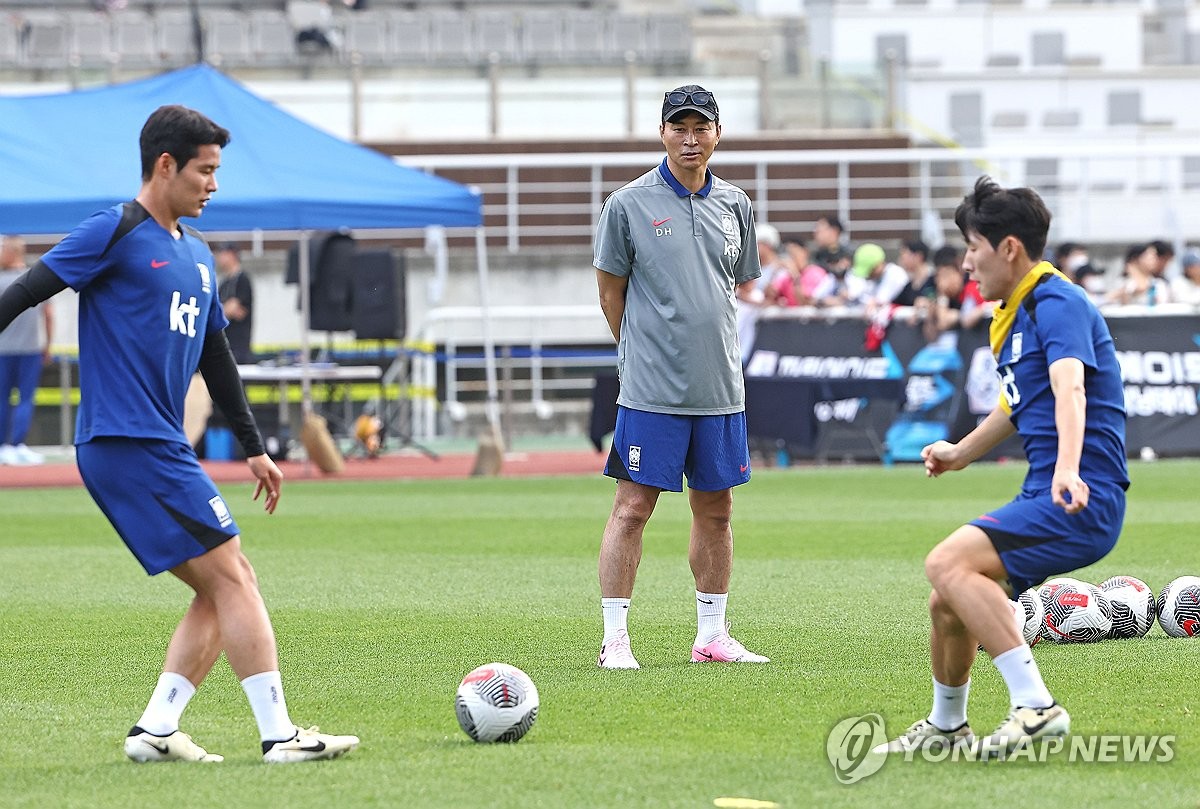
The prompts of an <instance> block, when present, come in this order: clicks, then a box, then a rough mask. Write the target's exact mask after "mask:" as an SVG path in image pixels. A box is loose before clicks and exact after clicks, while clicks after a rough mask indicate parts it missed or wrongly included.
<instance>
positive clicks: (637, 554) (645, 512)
mask: <svg viewBox="0 0 1200 809" xmlns="http://www.w3.org/2000/svg"><path fill="white" fill-rule="evenodd" d="M660 491H661V489H656V488H654V487H653V486H643V485H642V484H640V483H634V482H633V481H630V480H619V481H617V495H616V498H615V500H614V501H613V509H612V514H610V515H609V518H608V523H607V524H606V525H605V526H604V538H603V540H601V542H600V596H601V597H602V598H631V597H632V596H633V582H634V579H635V578H636V577H637V569H638V564H639V563H640V562H641V560H642V533H643V532H644V531H645V529H646V522H647V520H649V519H650V515H651V514H653V513H654V506H655V504H656V503H658V495H659V492H660Z"/></svg>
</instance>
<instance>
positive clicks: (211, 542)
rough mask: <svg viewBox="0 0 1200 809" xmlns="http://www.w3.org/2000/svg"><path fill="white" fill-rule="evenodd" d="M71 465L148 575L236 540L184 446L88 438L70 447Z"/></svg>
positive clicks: (209, 482) (214, 493) (227, 515)
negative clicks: (77, 467) (73, 462)
mask: <svg viewBox="0 0 1200 809" xmlns="http://www.w3.org/2000/svg"><path fill="white" fill-rule="evenodd" d="M75 459H76V462H77V463H78V464H79V474H80V476H82V477H83V483H84V485H85V486H87V490H88V492H90V493H91V495H92V499H93V500H95V501H96V505H98V506H99V507H100V510H101V511H103V512H104V516H106V517H108V521H109V522H110V523H112V526H113V528H115V529H117V533H118V534H120V535H121V539H122V540H124V542H125V545H126V546H127V547H128V548H129V550H130V551H132V553H133V555H134V556H135V557H137V560H138V561H139V562H140V563H141V565H142V567H144V568H145V569H146V572H147V573H149V574H150V575H151V576H153V575H155V574H157V573H162V572H163V571H164V570H170V569H171V568H173V567H175V566H177V565H180V564H182V563H184V562H186V561H187V560H189V559H194V558H195V557H197V556H200V555H201V554H204V553H207V552H208V551H210V550H212V549H213V548H215V547H217V546H218V545H220V544H221V543H223V542H225V541H226V540H228V539H230V538H232V537H235V536H237V535H238V533H239V531H238V527H237V523H235V522H234V521H233V515H232V514H230V513H229V509H228V508H227V507H226V506H225V500H224V499H223V498H222V497H221V493H220V492H218V491H217V487H216V485H215V484H214V483H213V482H212V480H211V479H210V478H209V477H208V475H207V474H205V472H204V470H203V469H202V468H201V467H200V461H199V460H198V459H197V458H196V452H195V450H193V449H192V448H191V447H190V446H188V445H187V444H185V443H182V442H176V441H159V440H154V439H135V438H94V439H92V440H91V441H87V442H85V443H83V444H80V445H79V446H78V447H76V449H75Z"/></svg>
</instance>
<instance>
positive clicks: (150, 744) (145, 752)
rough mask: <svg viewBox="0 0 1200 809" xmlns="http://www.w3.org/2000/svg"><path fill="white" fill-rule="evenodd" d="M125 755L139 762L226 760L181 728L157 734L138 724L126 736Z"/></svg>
mask: <svg viewBox="0 0 1200 809" xmlns="http://www.w3.org/2000/svg"><path fill="white" fill-rule="evenodd" d="M125 755H127V756H129V757H130V758H131V759H133V760H134V761H136V762H138V763H139V764H144V763H146V762H147V761H207V762H216V761H224V760H225V757H224V756H218V755H217V754H216V753H210V752H208V751H207V750H205V749H204V748H203V747H201V746H200V745H198V744H196V743H195V742H194V741H192V737H191V736H189V735H187V734H186V733H184V732H183V731H181V730H177V731H175V732H174V733H169V734H167V735H166V736H155V735H154V734H153V733H148V732H147V731H145V730H142V729H141V728H140V727H138V726H137V725H134V726H133V729H132V730H130V731H129V735H128V736H126V737H125Z"/></svg>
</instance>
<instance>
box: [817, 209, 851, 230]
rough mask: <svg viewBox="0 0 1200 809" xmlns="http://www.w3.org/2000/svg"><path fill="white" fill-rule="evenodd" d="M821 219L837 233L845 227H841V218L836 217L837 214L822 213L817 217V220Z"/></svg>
mask: <svg viewBox="0 0 1200 809" xmlns="http://www.w3.org/2000/svg"><path fill="white" fill-rule="evenodd" d="M822 220H824V221H825V224H827V225H829V227H831V228H833V229H834V230H836V231H837V232H838V233H841V232H842V231H844V230H845V228H844V227H842V220H840V219H838V218H837V214H831V213H823V214H821V215H820V216H818V217H817V221H818V222H820V221H822Z"/></svg>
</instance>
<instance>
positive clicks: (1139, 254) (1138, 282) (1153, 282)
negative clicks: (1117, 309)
mask: <svg viewBox="0 0 1200 809" xmlns="http://www.w3.org/2000/svg"><path fill="white" fill-rule="evenodd" d="M1158 267H1159V262H1158V250H1157V249H1156V248H1155V247H1154V244H1153V243H1150V244H1135V245H1133V246H1131V247H1130V248H1129V249H1128V250H1127V251H1125V277H1124V280H1123V281H1122V282H1121V285H1120V286H1118V287H1117V288H1116V289H1114V290H1113V291H1112V292H1110V293H1109V294H1108V296H1107V298H1106V299H1105V302H1106V303H1116V304H1120V305H1122V306H1154V305H1155V304H1159V303H1168V302H1169V301H1170V300H1171V290H1170V287H1168V286H1167V282H1166V281H1165V280H1163V279H1162V278H1160V277H1158V275H1157V273H1158Z"/></svg>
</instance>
